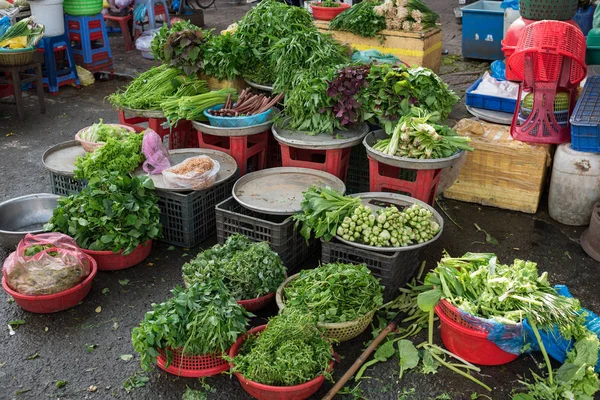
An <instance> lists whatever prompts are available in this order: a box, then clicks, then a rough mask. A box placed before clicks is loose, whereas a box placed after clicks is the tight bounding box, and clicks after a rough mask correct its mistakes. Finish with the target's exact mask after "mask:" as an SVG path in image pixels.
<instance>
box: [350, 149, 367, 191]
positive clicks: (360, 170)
mask: <svg viewBox="0 0 600 400" xmlns="http://www.w3.org/2000/svg"><path fill="white" fill-rule="evenodd" d="M366 192H370V182H369V159H368V158H367V149H365V146H364V145H363V144H362V143H361V144H359V145H357V146H354V147H353V148H352V150H351V151H350V162H349V164H348V176H347V177H346V194H353V193H366Z"/></svg>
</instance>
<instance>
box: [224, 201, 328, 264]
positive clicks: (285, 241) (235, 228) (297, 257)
mask: <svg viewBox="0 0 600 400" xmlns="http://www.w3.org/2000/svg"><path fill="white" fill-rule="evenodd" d="M216 210H217V240H218V241H219V243H225V240H226V239H227V238H228V237H229V236H231V235H232V234H234V233H241V234H243V235H245V236H247V237H248V238H249V239H250V240H252V241H255V242H269V244H270V246H271V248H272V249H273V251H274V252H276V253H277V254H279V257H280V258H281V261H282V262H283V265H285V266H286V267H287V270H288V272H291V271H293V270H294V268H296V267H298V266H299V265H300V264H301V263H302V262H303V261H304V260H306V259H307V258H308V257H309V256H310V255H311V254H313V253H314V252H316V251H317V248H318V246H319V241H318V240H312V241H311V242H310V243H309V244H308V245H307V244H306V240H304V238H303V237H302V236H301V235H300V232H298V231H295V230H294V221H293V220H292V217H288V216H277V215H266V214H261V213H257V212H254V211H251V210H248V209H247V208H245V207H243V206H241V205H240V204H239V203H238V202H237V201H236V200H235V199H234V198H233V197H230V198H228V199H227V200H225V201H223V202H222V203H220V204H218V205H217V207H216Z"/></svg>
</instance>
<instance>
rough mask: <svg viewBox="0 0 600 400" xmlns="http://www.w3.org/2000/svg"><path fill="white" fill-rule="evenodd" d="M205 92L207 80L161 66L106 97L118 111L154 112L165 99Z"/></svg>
mask: <svg viewBox="0 0 600 400" xmlns="http://www.w3.org/2000/svg"><path fill="white" fill-rule="evenodd" d="M206 92H208V86H207V84H206V81H203V80H200V79H198V78H196V77H193V76H186V75H185V74H183V73H182V72H181V71H179V70H178V69H177V68H169V67H167V66H166V65H161V66H158V67H154V68H151V69H149V70H148V71H146V72H144V73H141V74H140V75H138V77H137V78H135V79H134V80H133V81H131V83H129V85H127V87H126V88H125V90H122V91H118V92H116V93H113V94H111V95H110V96H108V100H109V101H110V103H111V104H112V105H113V106H115V107H117V108H128V109H132V110H157V109H160V105H161V103H162V102H164V101H165V100H167V99H169V98H171V97H173V98H175V99H178V98H179V97H182V96H193V95H196V94H202V93H206Z"/></svg>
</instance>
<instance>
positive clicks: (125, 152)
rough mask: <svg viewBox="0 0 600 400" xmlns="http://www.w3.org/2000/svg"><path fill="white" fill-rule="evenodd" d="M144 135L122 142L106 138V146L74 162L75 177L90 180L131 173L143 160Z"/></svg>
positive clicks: (135, 135)
mask: <svg viewBox="0 0 600 400" xmlns="http://www.w3.org/2000/svg"><path fill="white" fill-rule="evenodd" d="M143 140H144V135H142V134H134V135H128V136H127V137H126V138H125V139H124V140H119V139H115V138H108V140H106V144H105V145H104V146H102V147H100V148H99V149H97V150H96V151H94V152H93V153H86V154H85V156H83V157H77V159H76V160H75V177H76V178H77V179H91V178H93V177H98V176H103V175H104V174H106V173H112V172H117V173H119V174H120V175H125V174H128V173H130V172H133V170H135V169H136V168H137V167H138V166H139V165H140V164H141V163H142V162H144V160H145V159H146V157H144V154H143V153H142V141H143Z"/></svg>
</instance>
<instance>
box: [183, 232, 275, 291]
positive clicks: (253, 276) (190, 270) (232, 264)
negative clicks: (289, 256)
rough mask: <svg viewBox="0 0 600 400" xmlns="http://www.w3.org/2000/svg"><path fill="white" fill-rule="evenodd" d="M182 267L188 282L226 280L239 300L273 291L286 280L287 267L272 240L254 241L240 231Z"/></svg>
mask: <svg viewBox="0 0 600 400" xmlns="http://www.w3.org/2000/svg"><path fill="white" fill-rule="evenodd" d="M182 271H183V280H184V281H185V283H186V284H187V285H191V284H194V283H196V282H202V281H204V280H207V279H211V278H216V279H220V280H222V281H223V283H224V284H225V287H226V288H227V290H229V292H230V293H231V295H232V296H233V297H234V298H235V299H236V300H248V299H253V298H256V297H260V296H264V295H265V294H267V293H273V292H275V291H276V290H277V288H278V287H279V285H281V283H282V282H283V281H284V280H285V267H284V266H283V264H282V263H281V259H280V258H279V256H278V255H277V253H275V252H274V251H273V250H271V248H270V247H269V244H268V243H267V242H262V243H253V242H251V241H250V240H249V239H248V238H247V237H246V236H243V235H240V234H234V235H232V236H230V237H229V238H228V239H227V241H226V242H225V244H223V245H215V246H213V247H211V248H210V249H208V250H205V251H203V252H201V253H199V254H198V256H196V258H195V259H193V260H191V261H190V262H187V263H185V264H184V265H183V268H182Z"/></svg>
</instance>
